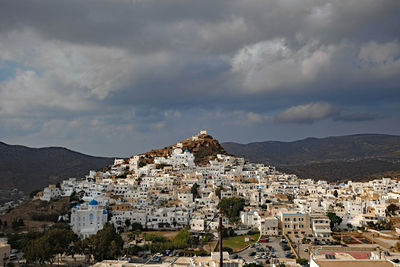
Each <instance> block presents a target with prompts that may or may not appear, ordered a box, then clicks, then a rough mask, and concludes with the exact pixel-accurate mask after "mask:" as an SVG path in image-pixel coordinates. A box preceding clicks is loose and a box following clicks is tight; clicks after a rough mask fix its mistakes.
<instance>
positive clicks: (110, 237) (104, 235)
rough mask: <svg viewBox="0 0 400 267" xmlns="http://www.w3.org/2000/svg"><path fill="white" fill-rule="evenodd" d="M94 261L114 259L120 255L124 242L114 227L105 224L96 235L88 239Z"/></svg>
mask: <svg viewBox="0 0 400 267" xmlns="http://www.w3.org/2000/svg"><path fill="white" fill-rule="evenodd" d="M89 243H90V245H91V247H92V248H93V250H92V252H93V257H94V259H95V260H96V261H103V260H111V259H116V258H117V257H118V256H119V255H121V253H122V247H123V245H124V241H123V240H122V238H121V236H120V235H119V234H118V233H117V231H116V230H115V227H114V225H112V224H110V223H106V224H105V225H104V227H103V229H101V230H100V231H98V232H97V234H95V235H93V236H91V237H90V238H89Z"/></svg>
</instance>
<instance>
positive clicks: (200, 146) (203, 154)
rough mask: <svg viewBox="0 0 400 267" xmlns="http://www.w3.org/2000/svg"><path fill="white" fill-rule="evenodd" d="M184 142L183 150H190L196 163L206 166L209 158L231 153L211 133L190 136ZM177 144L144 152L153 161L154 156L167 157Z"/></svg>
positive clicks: (149, 160) (182, 142)
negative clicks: (194, 136)
mask: <svg viewBox="0 0 400 267" xmlns="http://www.w3.org/2000/svg"><path fill="white" fill-rule="evenodd" d="M179 143H181V144H182V149H183V150H186V149H187V150H189V151H190V152H191V153H193V155H194V157H195V159H194V162H195V163H196V165H200V166H204V165H207V164H208V162H209V160H213V159H215V158H216V157H217V154H223V155H229V154H228V153H227V152H226V151H225V149H224V148H223V147H222V146H221V145H220V143H219V142H218V140H216V139H214V138H213V137H212V136H211V135H209V134H199V135H198V136H197V138H195V139H193V137H189V138H187V139H184V140H182V141H180V142H179ZM176 145H177V144H174V145H171V146H168V147H164V148H160V149H154V150H151V151H149V152H147V153H143V154H142V155H144V156H145V157H146V158H147V159H148V161H147V162H150V163H152V162H153V159H154V157H166V156H170V155H171V154H172V149H173V147H176Z"/></svg>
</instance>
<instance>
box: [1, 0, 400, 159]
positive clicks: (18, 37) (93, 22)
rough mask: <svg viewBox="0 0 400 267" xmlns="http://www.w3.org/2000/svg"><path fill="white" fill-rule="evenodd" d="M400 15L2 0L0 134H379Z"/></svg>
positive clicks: (253, 1)
mask: <svg viewBox="0 0 400 267" xmlns="http://www.w3.org/2000/svg"><path fill="white" fill-rule="evenodd" d="M399 11H400V2H399V1H397V0H384V1H375V0H365V1H358V0H350V1H339V0H336V1H325V0H302V1H298V0H297V1H296V0H281V1H267V2H266V1H264V0H246V1H239V0H222V1H210V0H204V1H197V0H196V1H195V0H191V1H178V0H163V1H155V0H113V1H111V0H95V1H92V0H89V1H78V0H70V1H53V0H41V1H33V0H27V1H14V0H0V70H4V69H5V70H6V71H5V73H8V74H7V75H3V76H1V75H0V77H2V78H1V79H2V80H0V121H1V122H2V124H3V123H4V124H3V125H8V126H6V127H8V128H7V130H2V131H1V133H2V135H4V137H5V138H13V134H12V133H13V132H15V133H17V132H18V133H21V134H18V136H23V135H24V134H25V136H24V137H25V139H24V140H28V141H26V142H31V143H44V142H45V141H46V140H50V139H49V138H50V137H51V136H53V134H54V135H55V134H56V133H57V131H60V132H63V133H64V134H62V135H59V136H57V137H54V140H53V142H54V143H57V142H61V143H63V144H66V145H70V146H73V147H77V146H82V147H84V148H85V149H87V150H88V151H94V152H96V153H97V154H98V153H101V154H106V153H108V152H107V151H108V150H113V151H117V150H118V149H125V147H124V146H121V147H118V148H114V147H113V144H115V143H116V142H117V143H118V142H121V143H132V142H135V141H139V142H140V143H141V144H146V143H147V144H150V143H151V140H148V139H150V138H151V137H152V136H153V137H156V136H157V138H158V139H159V144H160V145H162V144H164V143H163V142H165V145H167V144H168V143H167V142H169V141H170V140H171V139H173V140H175V138H174V137H176V136H183V135H184V134H193V133H195V132H197V130H198V128H210V129H212V130H214V131H215V132H217V133H219V135H220V136H226V137H227V138H229V136H230V135H229V134H232V132H235V131H237V133H238V136H236V138H238V139H240V138H241V137H243V138H244V137H245V136H246V131H243V132H242V131H238V128H239V127H245V128H247V129H250V130H251V131H252V132H254V133H255V132H258V133H259V136H256V135H254V136H251V138H258V139H261V140H262V139H264V138H263V137H262V136H263V133H264V132H267V130H268V132H270V133H271V137H272V136H277V137H280V136H281V135H280V132H279V130H285V131H288V132H296V130H301V131H303V133H304V135H306V131H307V128H302V127H304V125H307V126H309V127H310V130H309V131H310V135H315V133H316V132H317V133H318V132H319V133H320V134H324V133H326V134H327V135H329V134H330V133H329V132H327V131H328V129H329V127H327V126H326V125H324V123H326V122H327V121H328V122H329V123H330V125H335V126H336V128H335V127H332V128H335V129H341V131H342V132H343V133H346V129H348V130H349V131H355V130H356V129H355V128H351V127H353V126H354V125H355V126H354V127H356V126H357V125H359V126H360V131H361V130H362V129H372V128H371V124H368V123H372V121H374V122H375V123H376V125H379V128H377V129H382V125H383V124H380V123H383V122H382V121H383V119H382V118H386V117H390V118H391V120H396V118H398V117H399V116H400V114H399V110H398V109H397V108H396V106H398V104H399V103H400V93H399V89H400V88H399V84H400V40H399V36H400V16H398V14H399ZM10 66H11V67H10ZM11 68H12V69H11ZM388 107H389V108H388ZM371 109H373V111H371ZM371 114H374V115H371ZM289 122H294V124H292V123H289ZM348 122H353V124H352V125H351V127H350V126H349V125H350V124H349V123H348ZM385 123H387V125H390V122H385ZM183 125H187V127H184V126H183ZM321 125H324V126H323V127H322V126H321ZM346 125H347V126H346ZM339 126H340V127H339ZM190 127H191V128H190ZM274 127H275V128H274ZM280 127H283V128H280ZM285 127H286V128H285ZM287 127H289V128H287ZM290 127H293V128H290ZM296 127H297V128H296ZM318 127H322V128H318ZM362 127H365V128H362ZM110 128H112V129H110ZM183 128H185V129H183ZM272 128H274V129H275V130H272ZM387 131H390V129H389V128H388V129H387ZM247 132H248V131H247ZM272 133H273V134H272ZM311 133H312V134H311ZM94 135H96V136H97V137H96V138H93V139H91V140H90V142H89V141H88V140H89V139H90V138H91V137H92V136H94ZM183 137H184V136H183ZM265 138H267V137H265ZM286 138H289V139H290V136H289V135H288V136H287V137H286ZM292 138H295V136H294V135H293V136H292ZM15 140H16V142H18V141H19V140H21V139H15ZM40 140H42V141H40ZM94 140H97V141H98V142H100V143H104V144H105V146H106V147H107V148H104V149H98V148H94ZM89 144H91V145H89ZM145 148H147V147H146V146H144V145H143V146H142V147H140V148H137V150H140V151H142V150H144V149H145ZM129 149H131V148H129ZM135 151H136V150H135ZM124 153H128V152H124Z"/></svg>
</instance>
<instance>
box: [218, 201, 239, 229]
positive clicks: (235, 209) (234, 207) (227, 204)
mask: <svg viewBox="0 0 400 267" xmlns="http://www.w3.org/2000/svg"><path fill="white" fill-rule="evenodd" d="M245 203H246V201H245V200H244V199H243V198H239V197H230V198H223V199H221V200H220V201H219V203H218V206H217V208H219V209H221V211H222V213H223V214H224V215H225V216H226V217H228V219H229V221H230V222H232V223H236V222H238V221H239V219H240V218H239V215H240V212H241V211H242V210H243V208H244V206H245Z"/></svg>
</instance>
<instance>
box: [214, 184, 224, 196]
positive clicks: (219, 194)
mask: <svg viewBox="0 0 400 267" xmlns="http://www.w3.org/2000/svg"><path fill="white" fill-rule="evenodd" d="M222 190H223V187H222V185H219V186H217V188H216V189H215V195H216V196H217V197H218V198H219V199H221V192H222Z"/></svg>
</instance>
